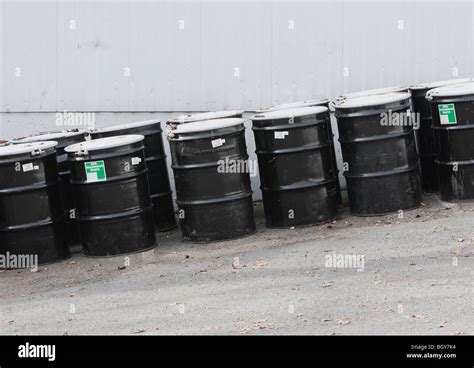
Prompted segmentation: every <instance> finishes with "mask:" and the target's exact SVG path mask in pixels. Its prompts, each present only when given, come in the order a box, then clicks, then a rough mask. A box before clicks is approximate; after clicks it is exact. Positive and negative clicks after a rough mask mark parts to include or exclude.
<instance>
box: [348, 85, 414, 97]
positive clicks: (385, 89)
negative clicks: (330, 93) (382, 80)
mask: <svg viewBox="0 0 474 368" xmlns="http://www.w3.org/2000/svg"><path fill="white" fill-rule="evenodd" d="M406 91H408V87H406V86H395V87H383V88H375V89H368V90H366V91H359V92H352V93H346V94H343V95H342V96H341V97H339V98H354V97H363V96H374V95H386V94H388V93H396V92H406Z"/></svg>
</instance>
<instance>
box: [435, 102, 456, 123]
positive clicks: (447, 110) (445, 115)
mask: <svg viewBox="0 0 474 368" xmlns="http://www.w3.org/2000/svg"><path fill="white" fill-rule="evenodd" d="M438 111H439V121H440V123H441V125H447V124H457V121H456V109H455V108H454V104H447V105H438Z"/></svg>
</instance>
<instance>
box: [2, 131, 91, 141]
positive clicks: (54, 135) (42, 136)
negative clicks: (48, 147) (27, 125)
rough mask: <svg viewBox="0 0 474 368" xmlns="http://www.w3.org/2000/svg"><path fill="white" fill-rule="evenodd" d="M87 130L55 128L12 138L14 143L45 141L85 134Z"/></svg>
mask: <svg viewBox="0 0 474 368" xmlns="http://www.w3.org/2000/svg"><path fill="white" fill-rule="evenodd" d="M86 133H87V131H86V130H85V129H80V130H55V131H51V132H40V133H37V134H32V135H29V136H26V137H21V138H14V139H12V140H11V143H13V144H20V143H33V142H44V141H55V140H57V139H61V138H71V137H78V136H81V135H82V136H85V135H86Z"/></svg>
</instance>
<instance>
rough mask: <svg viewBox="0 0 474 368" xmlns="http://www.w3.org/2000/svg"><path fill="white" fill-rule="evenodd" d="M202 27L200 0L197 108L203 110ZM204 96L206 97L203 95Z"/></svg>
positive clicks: (200, 4)
mask: <svg viewBox="0 0 474 368" xmlns="http://www.w3.org/2000/svg"><path fill="white" fill-rule="evenodd" d="M203 27H204V22H203V20H202V0H201V1H199V45H200V47H199V90H200V91H201V93H200V95H201V98H200V99H199V110H201V111H203V106H204V103H203V98H202V96H205V94H204V93H203V92H204V86H203V84H202V68H203V67H202V48H203V46H204V42H203V39H202V34H203V32H202V28H203ZM205 98H206V97H205Z"/></svg>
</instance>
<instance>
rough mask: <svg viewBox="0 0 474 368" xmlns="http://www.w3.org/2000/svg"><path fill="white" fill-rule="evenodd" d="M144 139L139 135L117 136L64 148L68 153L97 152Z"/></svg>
mask: <svg viewBox="0 0 474 368" xmlns="http://www.w3.org/2000/svg"><path fill="white" fill-rule="evenodd" d="M144 139H145V137H144V136H143V135H139V134H130V135H118V136H115V137H107V138H99V139H94V140H91V141H85V142H80V143H76V144H72V145H70V146H67V147H66V148H65V151H66V152H68V153H80V152H91V151H99V150H104V149H108V148H115V147H121V146H125V145H128V144H133V143H137V142H140V141H142V140H144Z"/></svg>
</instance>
